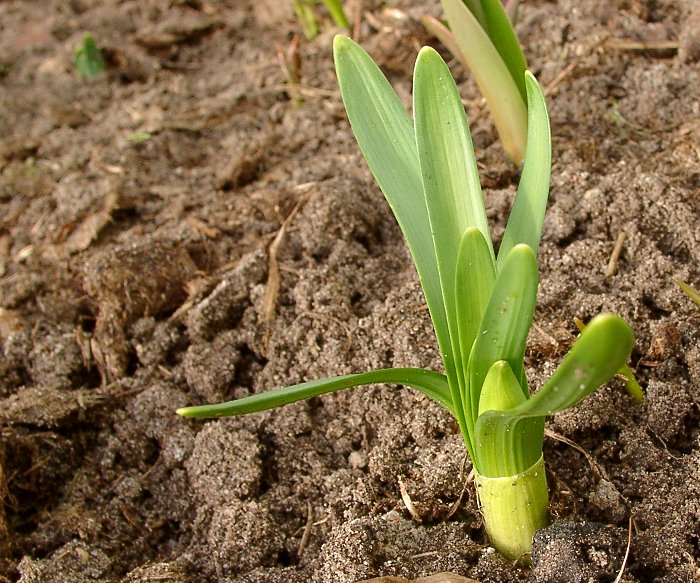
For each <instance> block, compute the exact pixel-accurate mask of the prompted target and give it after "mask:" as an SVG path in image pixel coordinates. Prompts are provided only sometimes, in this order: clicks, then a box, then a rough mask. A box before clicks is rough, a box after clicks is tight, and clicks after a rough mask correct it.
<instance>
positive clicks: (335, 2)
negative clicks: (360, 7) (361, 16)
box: [322, 0, 350, 30]
mask: <svg viewBox="0 0 700 583" xmlns="http://www.w3.org/2000/svg"><path fill="white" fill-rule="evenodd" d="M322 2H323V4H324V5H325V7H326V9H327V10H328V13H329V14H330V15H331V18H332V19H333V22H335V23H336V24H337V25H338V26H340V27H342V28H345V29H347V30H350V23H349V22H348V19H347V16H345V11H344V10H343V4H342V3H341V1H340V0H322Z"/></svg>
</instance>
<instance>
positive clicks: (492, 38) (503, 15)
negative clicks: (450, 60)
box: [421, 0, 527, 164]
mask: <svg viewBox="0 0 700 583" xmlns="http://www.w3.org/2000/svg"><path fill="white" fill-rule="evenodd" d="M441 3H442V7H443V10H444V12H445V16H446V17H447V22H448V23H449V26H448V25H445V24H444V23H442V22H441V21H440V20H438V19H437V18H433V17H431V16H424V17H423V18H422V19H421V21H422V23H423V25H424V26H425V27H426V29H427V30H428V31H429V32H430V33H431V34H432V35H434V36H436V37H437V38H438V39H439V40H440V41H441V42H442V44H444V45H445V47H447V49H448V50H449V51H450V52H451V53H452V54H453V55H454V56H455V57H456V58H457V59H458V60H459V61H461V62H462V64H463V65H464V66H465V67H466V68H467V69H469V70H470V71H471V73H472V75H473V76H474V80H475V81H476V83H477V85H478V86H479V90H480V91H481V94H482V95H483V96H484V99H485V100H486V104H487V105H488V108H489V110H490V111H491V115H492V116H493V121H494V124H495V126H496V130H497V131H498V135H499V136H500V138H501V143H502V144H503V149H504V150H505V153H506V155H507V156H508V158H510V159H511V160H512V161H513V162H514V163H515V164H520V163H521V162H522V161H523V158H524V156H525V146H526V143H527V90H526V87H525V71H526V69H527V62H526V60H525V56H524V54H523V51H522V48H521V47H520V43H519V42H518V38H517V37H516V36H515V31H514V29H513V25H512V23H511V18H512V19H513V20H515V17H516V13H517V9H518V4H519V3H518V2H517V1H510V2H508V3H507V4H506V6H505V7H504V6H503V5H502V4H501V2H500V0H441Z"/></svg>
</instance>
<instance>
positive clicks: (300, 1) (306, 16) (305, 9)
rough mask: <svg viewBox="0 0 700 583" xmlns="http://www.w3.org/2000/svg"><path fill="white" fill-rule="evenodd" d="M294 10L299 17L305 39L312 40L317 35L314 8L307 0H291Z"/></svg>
mask: <svg viewBox="0 0 700 583" xmlns="http://www.w3.org/2000/svg"><path fill="white" fill-rule="evenodd" d="M293 2H294V12H295V14H296V15H297V18H298V19H299V24H301V29H302V31H303V32H304V36H305V37H306V39H307V40H313V39H314V38H316V35H318V21H317V20H316V14H314V9H313V7H312V6H311V4H310V3H309V1H308V0H293Z"/></svg>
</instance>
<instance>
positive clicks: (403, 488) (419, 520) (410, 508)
mask: <svg viewBox="0 0 700 583" xmlns="http://www.w3.org/2000/svg"><path fill="white" fill-rule="evenodd" d="M399 491H400V492H401V499H402V500H403V503H404V504H405V505H406V510H408V513H409V514H410V515H411V517H412V518H413V520H415V521H416V522H417V523H418V524H421V523H422V522H423V519H422V518H421V517H420V514H418V511H417V510H416V507H415V506H414V505H413V500H411V496H410V495H409V494H408V490H407V489H406V484H404V483H403V480H402V479H401V478H399Z"/></svg>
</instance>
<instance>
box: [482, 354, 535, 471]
mask: <svg viewBox="0 0 700 583" xmlns="http://www.w3.org/2000/svg"><path fill="white" fill-rule="evenodd" d="M527 398H528V396H526V395H524V394H523V390H522V387H521V384H520V381H519V380H518V379H517V378H516V377H515V375H514V374H513V371H512V369H511V368H510V365H509V364H508V363H507V362H506V361H504V360H499V361H498V362H495V363H494V364H493V366H492V367H491V368H490V369H489V372H488V374H487V375H486V380H485V381H484V385H483V389H482V391H481V398H480V399H479V415H482V414H483V413H485V412H486V411H490V410H495V411H507V410H509V409H513V408H515V407H517V406H518V405H520V404H522V403H524V402H525V401H526V400H527ZM477 423H478V421H477ZM477 440H478V441H477V443H478V445H477V448H476V460H477V461H476V463H475V465H476V466H477V468H478V471H479V472H480V473H481V474H483V475H485V476H489V477H491V478H497V477H503V476H517V475H518V474H520V473H522V472H524V471H525V470H526V469H527V468H529V467H530V466H532V464H533V463H535V462H536V461H537V459H539V458H540V457H541V456H542V442H543V440H544V418H542V417H533V418H529V419H525V420H523V421H522V423H520V425H519V426H518V427H517V433H515V432H508V431H506V432H504V433H502V434H498V433H496V432H494V433H489V432H488V431H487V430H486V429H483V428H482V430H481V432H480V433H479V434H478V436H477Z"/></svg>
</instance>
